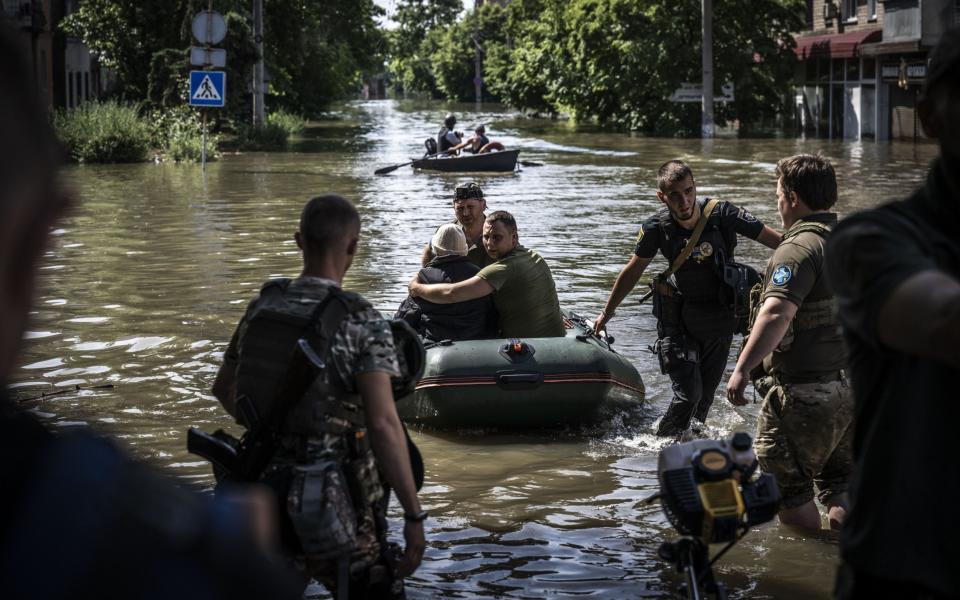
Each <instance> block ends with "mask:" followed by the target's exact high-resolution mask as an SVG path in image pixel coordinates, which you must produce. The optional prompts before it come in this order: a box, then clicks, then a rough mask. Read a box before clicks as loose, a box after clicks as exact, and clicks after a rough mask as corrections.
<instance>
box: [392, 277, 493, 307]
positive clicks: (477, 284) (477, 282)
mask: <svg viewBox="0 0 960 600" xmlns="http://www.w3.org/2000/svg"><path fill="white" fill-rule="evenodd" d="M493 291H494V289H493V286H492V285H490V283H489V282H488V281H487V280H486V279H482V278H480V277H477V276H473V277H471V278H470V279H465V280H464V281H461V282H458V283H429V284H428V283H420V282H419V281H418V279H417V277H414V278H413V280H412V281H411V282H410V295H411V296H418V297H420V298H423V299H424V300H429V301H430V302H435V303H437V304H453V303H455V302H466V301H467V300H476V299H477V298H483V297H484V296H488V295H490V294H492V293H493Z"/></svg>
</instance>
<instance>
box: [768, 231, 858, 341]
mask: <svg viewBox="0 0 960 600" xmlns="http://www.w3.org/2000/svg"><path fill="white" fill-rule="evenodd" d="M807 232H810V233H816V234H817V235H819V236H820V237H822V238H823V239H824V240H826V239H827V236H829V235H830V227H829V226H827V225H825V224H824V223H818V222H815V221H804V222H803V223H801V224H800V225H798V226H797V227H796V228H794V229H792V230H790V231H789V232H787V233H785V234H784V236H783V239H782V240H781V241H780V243H781V244H782V243H783V242H785V241H787V240H789V239H791V238H794V237H796V236H798V235H800V234H801V233H807ZM751 312H752V311H751ZM758 312H759V311H758ZM839 326H840V317H839V314H838V310H837V300H836V298H834V297H833V295H832V294H831V295H830V296H829V297H827V298H821V299H819V300H813V301H809V302H808V301H804V302H803V304H801V306H800V308H798V309H797V314H796V315H794V317H793V320H792V321H790V326H789V327H788V328H787V332H786V334H784V336H783V340H781V342H780V345H779V350H780V351H781V352H785V351H787V350H789V349H790V345H791V344H792V342H793V337H794V335H795V334H796V333H798V332H801V331H810V330H813V329H819V328H821V327H831V328H837V327H839Z"/></svg>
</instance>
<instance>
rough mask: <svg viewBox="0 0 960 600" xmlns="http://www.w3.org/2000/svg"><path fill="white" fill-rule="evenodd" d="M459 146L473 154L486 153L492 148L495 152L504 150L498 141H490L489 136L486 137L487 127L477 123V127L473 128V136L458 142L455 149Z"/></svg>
mask: <svg viewBox="0 0 960 600" xmlns="http://www.w3.org/2000/svg"><path fill="white" fill-rule="evenodd" d="M459 148H463V149H464V150H466V151H467V152H471V153H473V154H486V153H487V152H491V151H493V150H496V151H497V152H500V151H502V150H504V147H503V144H501V143H500V142H491V141H490V138H488V137H487V128H486V127H485V126H484V125H483V124H480V125H477V128H476V129H474V130H473V136H471V137H470V138H469V139H468V140H467V141H465V142H463V143H462V144H460V145H459V146H458V147H457V149H459Z"/></svg>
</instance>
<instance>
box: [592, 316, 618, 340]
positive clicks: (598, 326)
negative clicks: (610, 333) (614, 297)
mask: <svg viewBox="0 0 960 600" xmlns="http://www.w3.org/2000/svg"><path fill="white" fill-rule="evenodd" d="M612 316H613V315H612V314H607V312H606V311H602V310H601V311H600V314H599V315H597V318H596V319H594V320H593V333H594V334H595V335H597V336H599V335H600V332H602V331H603V330H604V329H606V327H607V322H608V321H609V320H610V317H612Z"/></svg>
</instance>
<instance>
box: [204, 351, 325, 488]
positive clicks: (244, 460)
mask: <svg viewBox="0 0 960 600" xmlns="http://www.w3.org/2000/svg"><path fill="white" fill-rule="evenodd" d="M325 368H326V364H325V363H324V361H323V359H322V358H320V356H319V355H318V354H317V353H316V352H315V351H314V349H313V348H312V347H311V346H310V342H309V341H308V340H307V338H305V337H302V338H300V339H299V340H297V343H296V344H295V346H294V349H293V355H292V356H291V358H290V362H289V365H288V366H287V373H286V376H285V377H284V379H283V383H281V385H280V388H279V391H278V392H277V395H276V398H275V401H274V403H273V405H272V406H273V409H272V410H271V411H270V412H269V413H268V414H267V415H266V418H263V417H262V416H261V415H260V414H259V412H258V411H257V408H256V406H255V405H254V403H253V400H252V399H251V398H250V397H249V396H246V395H244V396H240V397H239V398H238V399H237V412H238V419H237V420H238V421H240V423H241V424H242V425H243V426H244V427H246V428H247V431H246V433H244V434H243V437H241V438H240V439H239V440H236V438H233V437H232V436H230V435H229V434H227V433H225V432H223V431H222V430H218V431H217V432H214V433H213V434H209V433H205V432H203V431H200V430H199V429H197V428H196V427H191V428H190V429H189V430H187V451H188V452H190V453H191V454H196V455H197V456H200V457H202V458H205V459H207V460H209V461H210V462H211V463H213V465H214V467H215V468H214V471H215V472H216V471H217V468H219V469H220V470H221V475H222V476H223V477H226V478H227V479H229V480H231V481H241V482H244V481H247V482H249V481H257V480H258V479H259V478H260V474H261V473H263V470H264V469H265V468H266V467H267V465H268V464H269V463H270V459H271V458H273V455H274V454H275V453H276V451H277V436H276V432H277V431H278V429H279V428H280V425H281V421H282V420H283V419H284V417H286V415H287V412H288V410H289V408H290V407H291V406H293V405H294V404H295V403H296V402H298V401H299V400H300V399H301V398H303V395H304V394H306V392H307V389H308V388H309V387H310V385H311V384H312V383H313V380H314V379H316V377H317V376H319V375H320V374H321V373H322V372H323V370H324V369H325ZM218 479H220V477H218Z"/></svg>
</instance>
